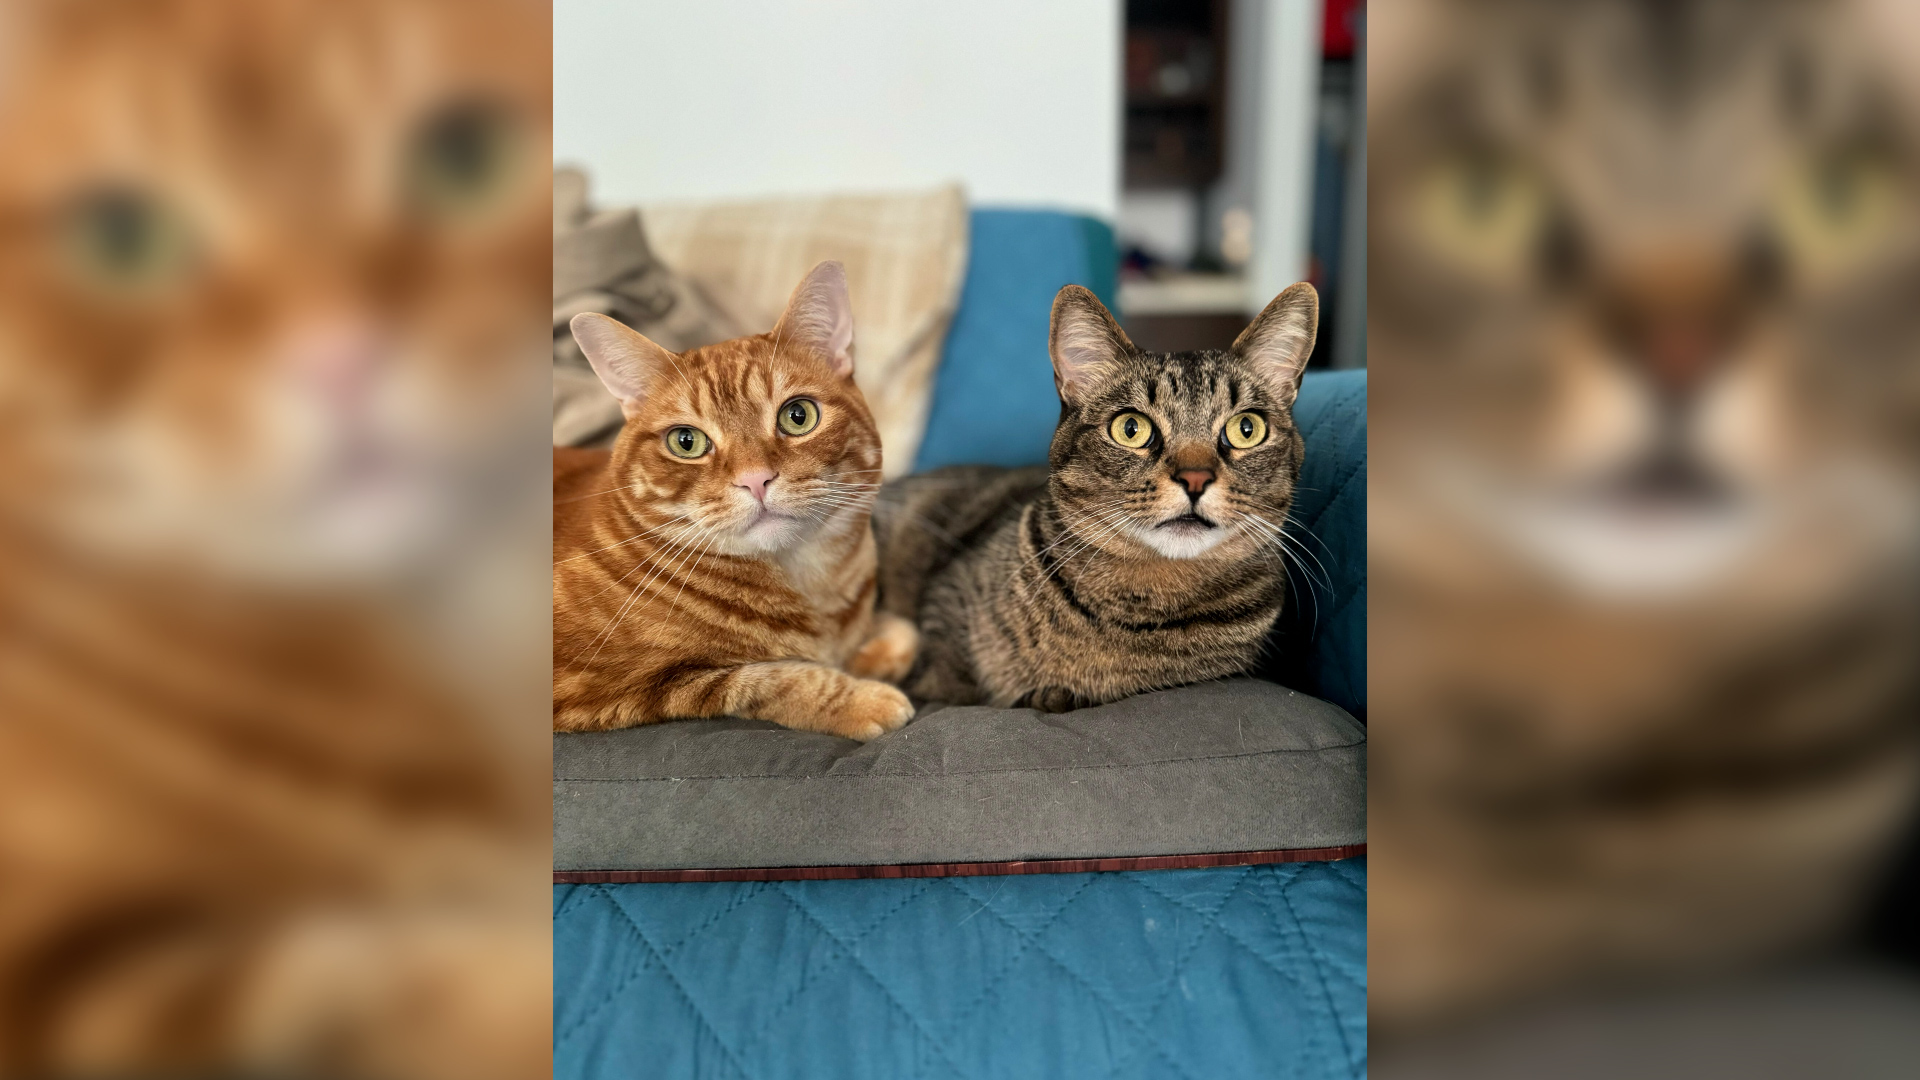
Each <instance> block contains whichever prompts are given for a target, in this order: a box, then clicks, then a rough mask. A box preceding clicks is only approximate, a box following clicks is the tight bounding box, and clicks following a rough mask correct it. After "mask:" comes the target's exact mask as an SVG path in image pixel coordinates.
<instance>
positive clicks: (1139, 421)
mask: <svg viewBox="0 0 1920 1080" xmlns="http://www.w3.org/2000/svg"><path fill="white" fill-rule="evenodd" d="M1107 434H1109V435H1111V436H1113V441H1114V442H1117V443H1119V444H1120V445H1121V446H1124V447H1126V448H1127V449H1129V450H1138V449H1140V448H1141V447H1143V446H1145V445H1147V443H1149V442H1151V441H1153V421H1151V420H1149V419H1147V418H1146V417H1144V416H1142V415H1140V414H1139V413H1137V412H1123V413H1121V414H1120V415H1119V416H1116V417H1114V418H1113V423H1111V424H1108V425H1107Z"/></svg>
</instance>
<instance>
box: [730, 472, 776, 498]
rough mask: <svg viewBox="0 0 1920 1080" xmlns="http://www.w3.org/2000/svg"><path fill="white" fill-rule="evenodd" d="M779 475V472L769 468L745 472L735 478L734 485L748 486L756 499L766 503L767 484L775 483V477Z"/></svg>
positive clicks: (748, 489)
mask: <svg viewBox="0 0 1920 1080" xmlns="http://www.w3.org/2000/svg"><path fill="white" fill-rule="evenodd" d="M779 475H780V474H779V473H776V472H771V471H769V470H767V469H756V470H754V471H753V472H743V473H741V474H740V475H739V476H736V477H734V478H733V486H734V487H742V488H746V489H747V491H748V492H750V493H751V494H752V495H753V497H754V499H755V500H757V501H759V502H762V503H764V502H766V501H767V485H768V484H771V483H773V481H774V478H775V477H777V476H779Z"/></svg>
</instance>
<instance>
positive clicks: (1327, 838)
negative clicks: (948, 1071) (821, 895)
mask: <svg viewBox="0 0 1920 1080" xmlns="http://www.w3.org/2000/svg"><path fill="white" fill-rule="evenodd" d="M553 766H554V784H553V858H554V868H555V869H557V870H663V869H689V868H709V867H711V868H729V867H731V868H737V867H790V866H840V865H891V864H902V863H939V862H1005V861H1014V860H1023V859H1080V858H1102V857H1122V856H1149V855H1188V854H1202V853H1213V852H1233V851H1267V850H1275V849H1294V848H1323V847H1342V846H1346V845H1351V844H1360V843H1364V842H1365V841H1366V802H1367V797H1366V733H1365V731H1364V730H1363V729H1362V728H1361V727H1360V725H1359V724H1358V723H1356V722H1355V721H1354V719H1353V718H1352V717H1351V716H1349V715H1348V714H1347V713H1346V712H1345V711H1343V710H1341V709H1340V708H1339V707H1337V706H1334V705H1330V704H1328V703H1327V702H1324V701H1321V700H1319V699H1317V698H1312V697H1308V696H1307V695H1305V694H1301V693H1297V692H1295V691H1292V690H1289V689H1286V688H1285V687H1282V686H1278V685H1275V684H1273V683H1266V682H1260V681H1257V680H1254V679H1233V680H1227V681H1223V682H1213V683H1203V684H1201V685H1198V686H1189V687H1182V688H1180V689H1177V690H1163V691H1159V692H1156V693H1151V694H1143V695H1141V696H1139V697H1135V698H1130V699H1128V700H1125V701H1119V702H1115V703H1113V704H1111V705H1103V706H1101V707H1099V708H1094V709H1082V710H1080V711H1078V712H1071V713H1063V714H1058V715H1048V714H1045V713H1040V712H1035V711H1033V710H1031V709H991V708H982V707H974V706H967V707H938V706H929V707H926V708H923V709H922V710H921V714H920V715H919V716H918V717H916V718H915V719H914V720H913V722H912V723H910V724H908V725H907V726H906V727H904V728H902V729H900V730H899V731H896V732H893V733H892V734H890V735H886V736H883V737H881V738H879V739H876V740H874V741H873V742H870V743H867V744H865V745H861V744H859V743H855V742H852V741H850V740H847V739H840V738H835V737H833V736H831V735H817V734H810V733H806V732H797V731H788V730H786V729H784V728H779V727H776V726H774V725H772V724H769V723H765V722H761V721H751V720H700V721H675V722H672V723H666V724H654V725H650V726H647V727H639V728H630V729H628V730H625V731H610V732H595V733H591V734H580V735H556V736H554V740H553Z"/></svg>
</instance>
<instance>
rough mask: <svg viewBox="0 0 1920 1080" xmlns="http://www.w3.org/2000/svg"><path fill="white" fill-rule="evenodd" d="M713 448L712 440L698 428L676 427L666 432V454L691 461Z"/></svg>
mask: <svg viewBox="0 0 1920 1080" xmlns="http://www.w3.org/2000/svg"><path fill="white" fill-rule="evenodd" d="M712 448H713V440H711V439H709V438H707V433H706V432H704V431H701V430H700V429H699V428H692V427H677V428H674V429H673V430H671V431H669V432H667V453H669V454H672V455H673V456H674V457H677V458H686V459H687V460H689V461H691V460H693V459H694V458H697V457H701V456H703V455H704V454H706V452H707V451H708V450H710V449H712Z"/></svg>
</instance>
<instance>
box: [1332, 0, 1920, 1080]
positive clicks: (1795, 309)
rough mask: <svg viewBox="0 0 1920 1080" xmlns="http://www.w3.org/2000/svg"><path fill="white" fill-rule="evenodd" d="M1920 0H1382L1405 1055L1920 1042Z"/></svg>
mask: <svg viewBox="0 0 1920 1080" xmlns="http://www.w3.org/2000/svg"><path fill="white" fill-rule="evenodd" d="M1917 16H1920V8H1916V6H1915V5H1913V4H1910V3H1904V2H1899V0H1893V2H1883V0H1831V2H1818V0H1755V2H1726V0H1676V2H1670V3H1643V2H1638V0H1578V2H1568V3H1544V2H1533V0H1376V2H1375V3H1374V4H1373V5H1371V9H1370V12H1369V28H1370V33H1369V43H1370V45H1371V50H1372V51H1371V54H1370V57H1369V65H1368V78H1367V109H1368V114H1369V115H1368V127H1369V130H1368V138H1369V141H1370V149H1369V166H1370V170H1371V171H1370V176H1369V185H1368V189H1367V196H1366V197H1367V221H1368V236H1367V245H1368V250H1369V256H1368V262H1369V277H1368V312H1367V316H1368V324H1369V325H1368V339H1369V345H1370V348H1371V365H1372V370H1371V377H1372V381H1371V384H1370V390H1371V402H1370V404H1371V417H1370V419H1371V421H1372V428H1371V430H1372V443H1371V448H1372V451H1373V461H1372V473H1371V487H1370V504H1369V521H1370V534H1369V560H1370V561H1369V575H1370V577H1369V586H1370V589H1371V596H1370V599H1371V607H1370V620H1371V621H1370V630H1371V646H1372V648H1371V683H1370V692H1371V695H1372V698H1371V706H1372V708H1371V713H1370V716H1369V720H1370V735H1371V737H1372V738H1371V743H1372V748H1373V749H1372V754H1371V758H1370V768H1371V776H1370V781H1371V786H1370V789H1369V794H1370V804H1369V829H1370V849H1369V850H1370V853H1371V856H1372V858H1371V863H1372V866H1371V871H1372V877H1371V882H1370V885H1371V888H1370V893H1369V942H1368V944H1369V957H1370V970H1369V976H1370V980H1369V987H1368V990H1369V1013H1370V1020H1371V1022H1372V1025H1373V1026H1372V1035H1373V1043H1372V1045H1373V1047H1374V1050H1375V1056H1374V1058H1373V1062H1372V1065H1373V1068H1374V1069H1375V1070H1376V1072H1377V1075H1380V1076H1385V1077H1402V1076H1463V1077H1465V1076H1471V1077H1477V1078H1486V1077H1506V1076H1514V1077H1520V1076H1621V1075H1631V1076H1661V1077H1665V1076H1675V1077H1678V1076H1689V1077H1698V1076H1730V1077H1731V1076H1738V1077H1747V1078H1751V1077H1775V1076H1779V1077H1788V1076H1812V1075H1827V1076H1886V1077H1893V1076H1906V1075H1912V1073H1913V1071H1914V1068H1915V1062H1916V1061H1920V1043H1917V1042H1916V1038H1920V1036H1916V1032H1920V1025H1916V1024H1915V1023H1914V1019H1915V1017H1916V1016H1920V984H1917V983H1916V979H1915V970H1916V969H1915V964H1916V960H1920V952H1917V951H1916V948H1915V945H1916V941H1920V935H1916V919H1920V895H1917V894H1916V889H1915V885H1916V874H1915V866H1916V860H1915V853H1916V845H1915V838H1916V835H1920V833H1917V831H1916V824H1917V823H1920V815H1916V809H1915V808H1916V802H1917V801H1920V798H1917V797H1920V724H1916V722H1915V721H1916V714H1915V706H1916V703H1917V701H1916V690H1917V689H1920V663H1916V656H1920V652H1916V645H1920V638H1916V633H1915V632H1916V630H1917V629H1920V592H1917V591H1916V578H1915V574H1914V571H1915V569H1916V555H1920V546H1917V545H1916V540H1920V531H1916V523H1917V522H1920V514H1916V510H1917V509H1920V488H1917V487H1916V481H1917V480H1920V475H1916V467H1920V459H1916V457H1915V453H1914V451H1915V449H1916V442H1915V439H1914V436H1915V434H1916V432H1920V426H1916V422H1917V421H1920V393H1916V391H1920V306H1916V305H1915V304H1914V302H1913V298H1914V296H1915V295H1916V288H1917V287H1920V169H1917V168H1916V163H1917V162H1920V84H1916V82H1915V79H1914V72H1915V71H1916V70H1920V64H1917V63H1916V61H1917V60H1920V22H1917V21H1916V18H1917Z"/></svg>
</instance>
